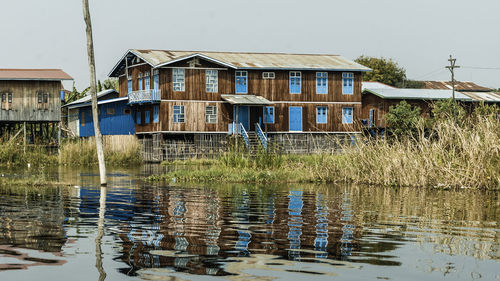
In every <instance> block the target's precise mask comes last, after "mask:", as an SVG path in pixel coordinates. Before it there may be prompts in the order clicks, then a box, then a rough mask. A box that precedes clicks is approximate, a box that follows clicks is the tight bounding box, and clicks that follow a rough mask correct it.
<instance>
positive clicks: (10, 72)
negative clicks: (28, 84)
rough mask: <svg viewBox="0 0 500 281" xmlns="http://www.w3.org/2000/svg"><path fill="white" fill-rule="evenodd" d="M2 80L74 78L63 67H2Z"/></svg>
mask: <svg viewBox="0 0 500 281" xmlns="http://www.w3.org/2000/svg"><path fill="white" fill-rule="evenodd" d="M0 80H24V81H29V80H44V81H60V80H73V78H72V77H71V76H69V75H68V74H67V73H66V72H64V71H62V70H61V69H0Z"/></svg>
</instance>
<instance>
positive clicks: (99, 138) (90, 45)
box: [82, 0, 107, 186]
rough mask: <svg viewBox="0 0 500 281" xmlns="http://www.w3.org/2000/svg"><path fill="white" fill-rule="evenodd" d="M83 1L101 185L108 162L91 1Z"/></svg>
mask: <svg viewBox="0 0 500 281" xmlns="http://www.w3.org/2000/svg"><path fill="white" fill-rule="evenodd" d="M82 1H83V18H84V20H85V24H86V33H87V52H88V57H89V71H90V95H91V97H92V120H93V121H94V132H95V144H96V148H97V160H98V161H99V174H100V176H101V185H102V186H104V185H106V184H107V181H106V164H105V162H104V152H103V147H102V135H101V130H100V128H99V115H98V114H99V113H98V110H97V92H96V91H97V85H96V74H95V58H94V41H93V39H92V23H91V20H90V11H89V1H88V0H82Z"/></svg>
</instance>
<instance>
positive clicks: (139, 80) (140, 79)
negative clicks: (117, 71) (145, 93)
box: [137, 73, 142, 91]
mask: <svg viewBox="0 0 500 281" xmlns="http://www.w3.org/2000/svg"><path fill="white" fill-rule="evenodd" d="M137 81H138V84H139V86H137V87H138V88H139V91H142V73H139V76H138V77H137Z"/></svg>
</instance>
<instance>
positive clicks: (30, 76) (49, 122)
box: [0, 69, 73, 142]
mask: <svg viewBox="0 0 500 281" xmlns="http://www.w3.org/2000/svg"><path fill="white" fill-rule="evenodd" d="M63 80H73V78H71V77H70V76H69V75H68V74H66V73H65V72H64V71H62V70H60V69H0V98H1V109H0V134H1V135H2V136H3V135H6V134H8V133H15V132H14V131H15V130H20V129H21V127H22V126H24V128H26V125H28V127H29V129H28V132H26V130H24V131H25V134H26V133H27V134H29V138H30V141H32V142H36V141H37V140H38V139H42V138H43V139H44V140H49V139H56V137H57V135H58V131H59V125H60V121H61V92H62V90H63V86H62V83H61V82H62V81H63Z"/></svg>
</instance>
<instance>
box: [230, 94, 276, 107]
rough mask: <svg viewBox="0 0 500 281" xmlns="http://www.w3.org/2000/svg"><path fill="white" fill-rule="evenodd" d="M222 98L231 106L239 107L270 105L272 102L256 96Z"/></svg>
mask: <svg viewBox="0 0 500 281" xmlns="http://www.w3.org/2000/svg"><path fill="white" fill-rule="evenodd" d="M221 98H222V99H223V100H225V101H227V102H229V103H230V104H238V105H270V104H273V103H272V102H271V101H269V100H267V99H265V98H263V97H261V96H254V95H221Z"/></svg>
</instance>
